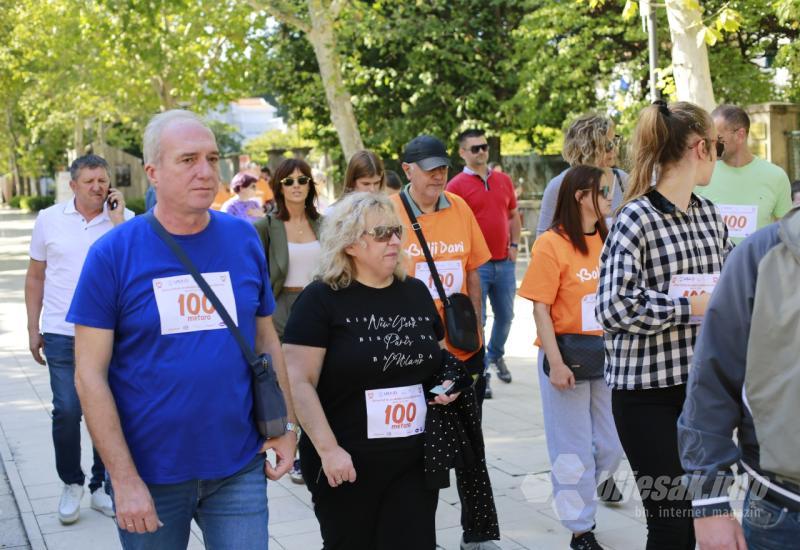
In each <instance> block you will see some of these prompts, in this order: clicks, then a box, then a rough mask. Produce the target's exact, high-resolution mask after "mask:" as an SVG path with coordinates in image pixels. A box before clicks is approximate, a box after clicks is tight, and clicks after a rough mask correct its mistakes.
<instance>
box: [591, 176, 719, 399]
mask: <svg viewBox="0 0 800 550" xmlns="http://www.w3.org/2000/svg"><path fill="white" fill-rule="evenodd" d="M732 248H733V245H732V244H731V241H730V240H729V239H728V229H727V227H726V225H725V223H724V221H723V219H722V216H721V215H720V213H719V210H718V209H717V207H716V206H714V204H713V203H712V202H711V201H709V200H708V199H704V198H701V197H698V196H696V195H692V198H691V201H690V204H689V208H688V209H687V211H686V212H682V211H681V210H680V209H679V208H677V207H676V206H675V205H674V204H673V203H671V202H670V201H669V200H667V198H666V197H664V196H663V195H662V194H661V193H659V192H658V191H656V190H655V189H653V190H651V191H650V192H648V193H647V194H646V195H644V196H643V197H640V198H638V199H635V200H633V201H631V202H629V203H627V204H626V205H625V206H623V208H622V209H621V210H620V212H619V215H618V216H617V219H616V221H615V222H614V225H613V227H612V228H611V231H610V233H609V235H608V239H607V240H606V243H605V246H604V248H603V252H602V255H601V257H600V266H601V269H600V283H599V287H598V290H597V306H596V310H595V313H596V315H597V319H598V321H599V322H600V324H601V325H602V326H603V329H604V331H605V335H604V340H605V348H606V374H605V377H606V382H607V383H608V384H609V386H611V387H612V388H614V389H625V390H636V389H649V388H665V387H669V386H675V385H679V384H685V383H686V381H687V378H688V375H689V365H690V364H691V360H692V349H693V347H694V342H695V338H696V336H697V332H698V329H699V325H692V324H689V322H690V313H691V310H690V307H689V299H688V298H685V297H679V298H671V297H670V296H669V295H668V293H669V286H670V281H671V279H672V277H673V275H682V274H699V273H704V274H713V273H719V272H720V271H721V269H722V262H723V260H724V258H725V257H726V256H727V254H728V252H729V251H730V250H731V249H732Z"/></svg>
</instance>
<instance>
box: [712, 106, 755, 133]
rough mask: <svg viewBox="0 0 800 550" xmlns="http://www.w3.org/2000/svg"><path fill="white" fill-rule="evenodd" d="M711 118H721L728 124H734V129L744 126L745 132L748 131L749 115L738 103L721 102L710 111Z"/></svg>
mask: <svg viewBox="0 0 800 550" xmlns="http://www.w3.org/2000/svg"><path fill="white" fill-rule="evenodd" d="M711 118H722V120H724V121H725V124H727V125H728V126H734V127H735V128H734V130H738V129H739V128H744V132H745V134H749V133H750V116H748V114H747V111H745V110H744V109H742V108H741V107H739V106H738V105H731V104H730V103H723V104H722V105H718V106H717V108H716V109H714V110H713V111H711Z"/></svg>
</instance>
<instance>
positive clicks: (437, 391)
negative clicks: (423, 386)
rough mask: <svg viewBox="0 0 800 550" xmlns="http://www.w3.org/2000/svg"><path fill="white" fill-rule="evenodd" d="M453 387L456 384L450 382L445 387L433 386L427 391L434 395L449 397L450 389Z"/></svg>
mask: <svg viewBox="0 0 800 550" xmlns="http://www.w3.org/2000/svg"><path fill="white" fill-rule="evenodd" d="M455 387H456V383H455V382H450V384H449V385H447V386H442V385H438V386H434V387H432V388H431V389H430V390H428V391H429V392H431V393H432V394H434V395H449V394H450V392H451V391H452V389H453V388H455Z"/></svg>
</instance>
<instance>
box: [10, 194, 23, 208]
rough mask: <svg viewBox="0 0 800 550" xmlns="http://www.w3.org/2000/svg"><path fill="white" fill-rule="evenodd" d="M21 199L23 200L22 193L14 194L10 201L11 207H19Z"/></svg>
mask: <svg viewBox="0 0 800 550" xmlns="http://www.w3.org/2000/svg"><path fill="white" fill-rule="evenodd" d="M21 201H22V196H21V195H14V196H13V197H11V200H10V201H8V205H9V206H10V207H11V208H19V204H20V202H21Z"/></svg>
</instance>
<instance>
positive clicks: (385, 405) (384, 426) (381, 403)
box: [364, 384, 428, 439]
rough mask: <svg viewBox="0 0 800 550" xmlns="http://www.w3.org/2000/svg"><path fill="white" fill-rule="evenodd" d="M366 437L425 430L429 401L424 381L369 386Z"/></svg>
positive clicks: (396, 435) (407, 433)
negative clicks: (376, 387) (422, 382)
mask: <svg viewBox="0 0 800 550" xmlns="http://www.w3.org/2000/svg"><path fill="white" fill-rule="evenodd" d="M364 396H365V397H366V400H367V439H379V438H384V437H408V436H410V435H416V434H421V433H423V432H424V431H425V417H426V416H427V414H428V404H427V403H426V402H425V395H424V393H423V390H422V384H415V385H413V386H401V387H398V388H384V389H380V390H367V391H365V392H364Z"/></svg>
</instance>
